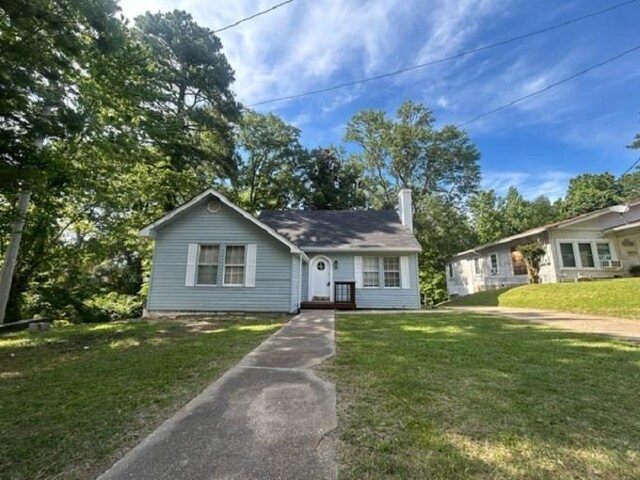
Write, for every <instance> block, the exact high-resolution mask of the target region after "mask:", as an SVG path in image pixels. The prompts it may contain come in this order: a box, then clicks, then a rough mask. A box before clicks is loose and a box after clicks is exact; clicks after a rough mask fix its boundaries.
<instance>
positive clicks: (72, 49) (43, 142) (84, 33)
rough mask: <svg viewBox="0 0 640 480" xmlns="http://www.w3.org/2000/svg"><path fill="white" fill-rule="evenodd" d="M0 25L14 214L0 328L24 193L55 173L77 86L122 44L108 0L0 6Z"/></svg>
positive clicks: (80, 116)
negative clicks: (57, 144) (56, 151)
mask: <svg viewBox="0 0 640 480" xmlns="http://www.w3.org/2000/svg"><path fill="white" fill-rule="evenodd" d="M1 8H2V22H0V71H2V72H4V73H5V75H6V77H5V79H4V81H3V82H2V87H0V112H1V113H0V115H1V118H2V122H0V123H1V126H0V178H1V179H2V181H1V183H0V188H2V194H3V195H4V196H5V197H8V198H11V197H16V196H17V198H18V200H17V208H16V210H15V217H14V220H13V222H12V224H13V226H12V229H11V236H10V239H9V244H8V247H7V250H6V254H5V258H4V262H3V265H2V272H1V273H0V278H2V282H1V283H0V323H2V322H3V321H4V318H5V311H6V304H7V301H8V299H9V291H10V288H11V284H12V283H13V281H12V279H13V277H14V270H15V266H16V261H17V257H18V251H19V247H20V242H21V235H22V229H23V227H24V223H25V221H26V214H27V210H28V206H29V202H30V200H31V195H32V192H33V191H34V190H35V189H37V188H39V187H41V186H42V184H43V183H46V181H47V179H48V177H49V175H50V174H51V172H55V171H56V170H57V169H58V168H59V167H58V166H56V164H55V162H54V161H53V160H54V159H55V157H54V156H52V155H51V152H50V148H49V146H50V145H52V144H53V142H54V141H55V140H56V139H63V138H66V137H68V136H69V135H72V134H74V133H77V132H78V131H79V130H80V129H81V128H82V126H83V125H84V124H85V123H86V121H87V119H86V118H85V115H84V114H85V113H86V112H84V111H83V110H82V109H81V108H80V105H81V102H80V101H79V91H78V85H79V84H80V83H81V82H82V81H83V77H84V76H85V74H86V72H87V71H89V70H91V68H92V64H93V63H94V62H96V61H99V58H100V57H101V56H103V55H105V54H109V53H110V52H111V51H112V50H114V49H117V48H118V47H119V46H120V45H121V42H122V39H123V38H124V30H123V28H122V24H121V23H120V22H119V21H118V19H117V18H116V13H117V11H118V7H117V4H116V3H115V2H114V1H112V0H98V1H95V2H94V1H92V2H89V1H86V0H69V1H67V2H48V1H42V0H35V1H33V2H21V1H16V2H5V3H3V5H2V7H1Z"/></svg>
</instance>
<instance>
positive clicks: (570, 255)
mask: <svg viewBox="0 0 640 480" xmlns="http://www.w3.org/2000/svg"><path fill="white" fill-rule="evenodd" d="M560 256H561V257H562V266H563V267H564V268H575V267H576V266H577V264H576V254H575V252H574V251H573V243H571V242H561V243H560Z"/></svg>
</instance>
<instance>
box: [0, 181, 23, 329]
mask: <svg viewBox="0 0 640 480" xmlns="http://www.w3.org/2000/svg"><path fill="white" fill-rule="evenodd" d="M30 200H31V191H30V190H26V189H23V190H22V191H21V192H20V196H19V197H18V214H17V216H16V219H15V221H14V222H13V225H12V227H11V238H10V239H9V247H8V248H7V252H6V254H5V257H4V263H3V264H2V272H1V273H0V325H1V324H3V323H4V318H5V313H6V309H7V302H8V301H9V293H10V292H11V281H12V279H13V272H14V270H15V268H16V261H17V259H18V251H19V250H20V240H21V239H22V230H23V228H24V224H25V220H26V216H27V208H29V201H30Z"/></svg>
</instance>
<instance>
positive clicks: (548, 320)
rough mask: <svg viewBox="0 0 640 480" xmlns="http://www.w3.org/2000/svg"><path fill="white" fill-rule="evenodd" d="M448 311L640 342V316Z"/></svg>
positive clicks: (526, 310) (516, 310) (483, 309)
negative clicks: (492, 316) (637, 317)
mask: <svg viewBox="0 0 640 480" xmlns="http://www.w3.org/2000/svg"><path fill="white" fill-rule="evenodd" d="M447 310H455V311H466V312H474V313H483V314H487V315H498V316H501V317H508V318H513V319H515V320H523V321H527V322H537V323H543V324H545V325H550V326H552V327H557V328H562V329H565V330H574V331H578V332H587V333H598V334H602V335H609V336H613V337H621V338H625V339H628V340H634V341H639V342H640V319H638V320H632V319H624V318H610V317H594V316H591V315H579V314H575V313H561V312H552V311H548V310H535V309H529V308H507V307H447Z"/></svg>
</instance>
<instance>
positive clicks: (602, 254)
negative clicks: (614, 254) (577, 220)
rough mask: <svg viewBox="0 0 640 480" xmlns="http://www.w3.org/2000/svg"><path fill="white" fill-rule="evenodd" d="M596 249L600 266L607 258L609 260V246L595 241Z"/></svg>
mask: <svg viewBox="0 0 640 480" xmlns="http://www.w3.org/2000/svg"><path fill="white" fill-rule="evenodd" d="M596 250H598V262H600V266H602V264H603V263H604V262H606V261H608V260H611V246H610V245H609V244H608V243H596Z"/></svg>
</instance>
